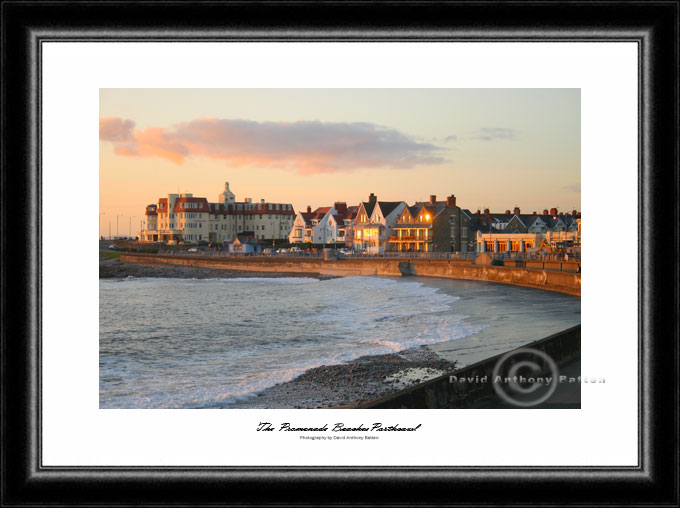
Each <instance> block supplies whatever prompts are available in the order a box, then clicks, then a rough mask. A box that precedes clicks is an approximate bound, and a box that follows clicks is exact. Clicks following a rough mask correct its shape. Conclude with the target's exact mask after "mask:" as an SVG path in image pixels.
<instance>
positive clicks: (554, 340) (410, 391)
mask: <svg viewBox="0 0 680 508" xmlns="http://www.w3.org/2000/svg"><path fill="white" fill-rule="evenodd" d="M524 347H530V348H533V349H538V350H540V351H543V352H545V353H546V354H548V355H549V356H550V358H552V359H553V360H554V361H555V363H557V364H558V365H560V364H563V363H566V362H568V361H569V360H572V359H574V358H576V357H577V356H579V355H580V353H581V325H576V326H574V327H572V328H569V329H567V330H564V331H562V332H558V333H556V334H554V335H550V336H549V337H546V338H544V339H541V340H537V341H535V342H531V343H529V344H526V345H525V346H522V347H520V348H517V349H522V348H524ZM504 354H507V353H503V354H500V355H497V356H493V357H491V358H487V359H486V360H482V361H481V362H478V363H475V364H473V365H468V366H467V367H464V368H462V369H460V370H457V371H454V372H450V373H448V374H445V375H443V376H439V377H437V378H435V379H431V380H430V381H426V382H424V383H420V384H418V385H415V386H412V387H410V388H406V389H404V390H400V391H398V392H395V393H392V394H390V395H387V396H385V397H382V398H379V399H376V400H373V401H370V402H365V403H363V404H359V405H358V406H357V408H359V409H465V408H468V407H470V406H472V405H473V404H474V403H476V402H478V401H480V400H482V399H484V398H486V397H489V396H492V395H493V394H494V389H493V384H492V383H490V382H487V383H459V382H454V383H452V382H450V379H449V376H451V375H455V376H457V377H458V378H462V377H465V378H476V377H479V378H483V377H484V376H488V379H492V378H493V369H494V367H495V366H496V362H497V361H498V360H499V359H500V358H501V357H502V356H503V355H504Z"/></svg>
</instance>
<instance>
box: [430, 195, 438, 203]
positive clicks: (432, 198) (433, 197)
mask: <svg viewBox="0 0 680 508" xmlns="http://www.w3.org/2000/svg"><path fill="white" fill-rule="evenodd" d="M436 201H437V196H436V195H434V194H430V203H432V204H434V203H435V202H436Z"/></svg>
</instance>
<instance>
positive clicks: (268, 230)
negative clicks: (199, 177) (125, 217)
mask: <svg viewBox="0 0 680 508" xmlns="http://www.w3.org/2000/svg"><path fill="white" fill-rule="evenodd" d="M145 216H146V228H145V229H144V230H142V231H141V233H140V240H141V241H142V242H165V243H169V244H173V243H179V242H184V243H198V242H200V241H208V242H218V243H224V242H229V241H232V240H234V239H236V238H237V236H239V235H244V236H245V235H248V236H252V237H253V238H255V239H258V240H285V239H286V238H288V234H289V232H290V230H291V228H292V226H293V220H294V218H295V211H294V209H293V205H292V204H290V203H269V202H266V201H265V200H264V199H262V200H260V202H259V203H253V201H252V199H251V198H246V199H245V200H244V201H242V202H237V201H236V196H235V195H234V193H233V192H232V191H231V190H230V189H229V182H226V183H225V186H224V191H223V192H222V193H221V194H220V195H219V197H218V202H216V203H209V202H208V200H207V199H206V198H202V197H194V195H193V194H189V193H186V194H168V196H167V197H165V198H160V199H159V200H158V203H155V204H151V205H148V206H147V207H146V211H145Z"/></svg>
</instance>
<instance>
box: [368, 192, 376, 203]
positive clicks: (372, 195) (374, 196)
mask: <svg viewBox="0 0 680 508" xmlns="http://www.w3.org/2000/svg"><path fill="white" fill-rule="evenodd" d="M376 201H378V197H377V196H376V195H375V194H373V193H372V192H371V195H370V196H368V202H369V203H375V202H376Z"/></svg>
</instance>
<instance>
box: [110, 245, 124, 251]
mask: <svg viewBox="0 0 680 508" xmlns="http://www.w3.org/2000/svg"><path fill="white" fill-rule="evenodd" d="M109 249H111V250H122V247H118V245H116V244H115V243H112V244H111V245H109Z"/></svg>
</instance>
